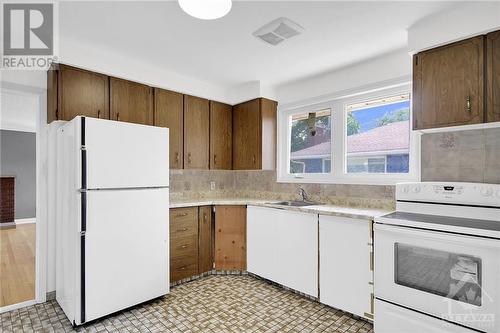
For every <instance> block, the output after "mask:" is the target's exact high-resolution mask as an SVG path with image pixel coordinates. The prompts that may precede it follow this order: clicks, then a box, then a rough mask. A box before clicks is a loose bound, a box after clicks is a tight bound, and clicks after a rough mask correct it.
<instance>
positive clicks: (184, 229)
mask: <svg viewBox="0 0 500 333" xmlns="http://www.w3.org/2000/svg"><path fill="white" fill-rule="evenodd" d="M183 231H188V228H182V229H177V232H183Z"/></svg>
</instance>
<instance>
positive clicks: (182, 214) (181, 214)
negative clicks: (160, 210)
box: [176, 213, 188, 217]
mask: <svg viewBox="0 0 500 333" xmlns="http://www.w3.org/2000/svg"><path fill="white" fill-rule="evenodd" d="M187 214H188V213H178V214H177V215H176V216H177V217H182V216H187Z"/></svg>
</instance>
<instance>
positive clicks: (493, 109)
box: [486, 31, 500, 122]
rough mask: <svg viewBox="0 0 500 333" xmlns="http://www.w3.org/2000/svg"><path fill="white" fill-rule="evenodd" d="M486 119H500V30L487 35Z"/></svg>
mask: <svg viewBox="0 0 500 333" xmlns="http://www.w3.org/2000/svg"><path fill="white" fill-rule="evenodd" d="M487 43H488V44H487V45H488V46H487V55H486V59H487V70H486V72H487V85H486V91H487V105H486V110H487V114H486V121H488V122H491V121H500V31H495V32H492V33H490V34H488V35H487Z"/></svg>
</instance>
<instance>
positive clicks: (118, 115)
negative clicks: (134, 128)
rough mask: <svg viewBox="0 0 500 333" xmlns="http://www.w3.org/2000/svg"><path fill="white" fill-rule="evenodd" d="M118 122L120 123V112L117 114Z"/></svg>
mask: <svg viewBox="0 0 500 333" xmlns="http://www.w3.org/2000/svg"><path fill="white" fill-rule="evenodd" d="M116 120H118V121H120V112H117V113H116Z"/></svg>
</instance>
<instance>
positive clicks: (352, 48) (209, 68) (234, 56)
mask: <svg viewBox="0 0 500 333" xmlns="http://www.w3.org/2000/svg"><path fill="white" fill-rule="evenodd" d="M458 5H459V4H457V3H455V2H449V1H448V2H438V1H433V2H422V1H418V2H408V1H399V2H382V1H369V2H357V1H350V2H339V1H319V2H312V1H274V2H271V1H236V2H233V8H232V10H231V12H230V13H229V14H228V15H227V16H226V17H223V18H221V19H219V20H215V21H203V20H198V19H195V18H192V17H190V16H188V15H186V14H185V13H184V12H183V11H182V10H181V9H180V7H179V6H178V4H177V2H176V1H153V2H144V1H141V2H136V1H127V2H116V1H113V2H100V1H99V2H73V1H70V2H62V3H60V7H59V13H60V15H59V17H60V21H59V27H60V30H59V31H60V32H59V33H60V43H64V42H65V41H71V43H75V42H76V43H82V44H85V45H91V46H93V47H96V48H99V47H102V48H107V49H112V50H113V51H114V52H117V53H120V54H127V56H129V57H132V58H136V59H140V61H143V62H147V63H148V64H149V65H154V66H158V67H160V68H162V69H164V70H169V71H172V72H176V73H179V74H182V75H186V76H189V77H193V78H196V79H199V80H203V81H207V82H211V83H214V84H219V85H224V86H234V85H238V84H243V83H245V82H249V81H260V82H263V83H265V84H268V85H278V84H283V83H285V82H290V81H294V80H298V79H301V78H303V77H310V76H313V75H316V74H320V73H323V72H326V71H331V70H335V69H338V68H341V67H343V66H346V65H350V64H353V63H357V62H361V61H364V60H367V59H370V58H373V57H376V56H379V55H381V54H384V53H387V52H391V51H393V50H396V49H401V48H405V47H406V45H407V31H406V30H407V29H408V28H409V27H410V26H411V25H413V24H414V23H416V22H417V21H419V20H420V19H422V18H424V17H427V16H429V15H432V14H434V13H437V12H440V11H443V10H445V9H447V8H449V7H451V6H458ZM281 16H285V17H287V18H290V19H292V20H294V21H296V22H297V23H299V24H300V25H302V26H303V27H304V28H305V31H304V33H303V34H302V35H300V36H297V37H294V38H292V39H290V40H287V41H285V42H283V43H282V44H280V45H278V46H270V45H267V44H265V43H263V42H262V41H260V40H258V39H256V38H255V37H253V36H252V32H253V31H255V30H256V29H258V28H259V27H261V26H262V25H264V24H266V23H268V22H269V21H271V20H274V19H276V18H278V17H281Z"/></svg>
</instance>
